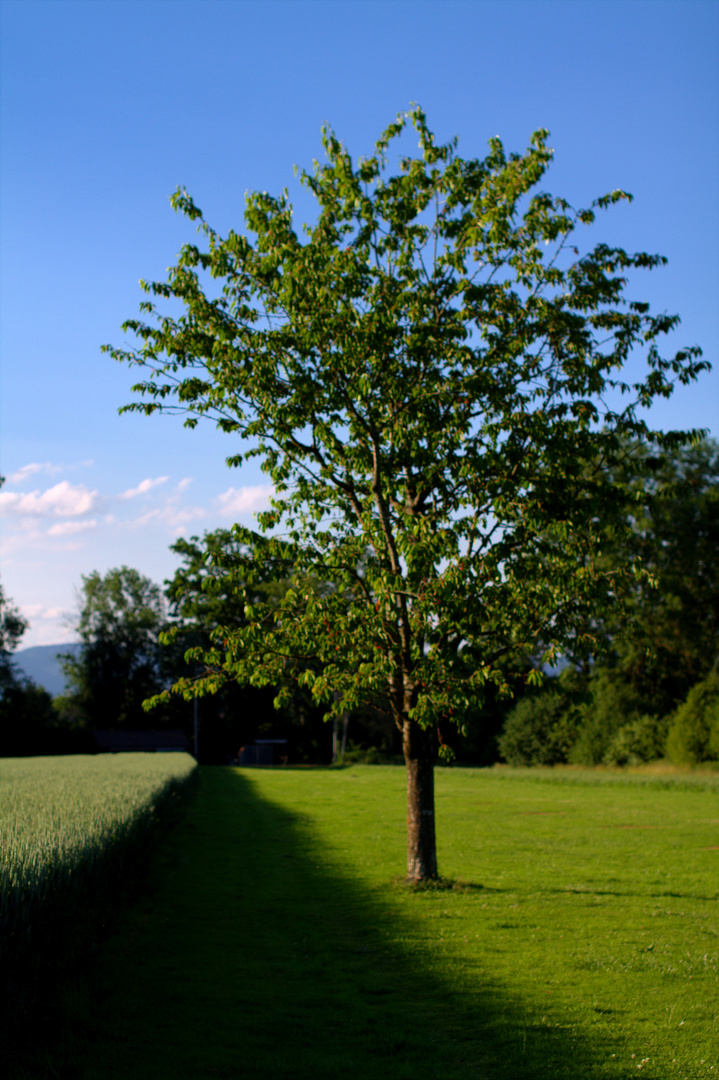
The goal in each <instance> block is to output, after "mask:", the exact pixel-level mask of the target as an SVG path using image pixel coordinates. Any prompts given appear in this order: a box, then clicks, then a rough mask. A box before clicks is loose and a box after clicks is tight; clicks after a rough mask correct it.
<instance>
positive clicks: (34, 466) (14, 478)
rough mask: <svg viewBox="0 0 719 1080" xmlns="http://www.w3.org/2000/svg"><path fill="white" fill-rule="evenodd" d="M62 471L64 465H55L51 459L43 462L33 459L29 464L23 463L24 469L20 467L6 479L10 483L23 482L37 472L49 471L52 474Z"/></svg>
mask: <svg viewBox="0 0 719 1080" xmlns="http://www.w3.org/2000/svg"><path fill="white" fill-rule="evenodd" d="M59 472H62V465H53V464H52V462H50V461H44V462H42V463H40V462H38V461H33V462H31V463H30V464H29V465H23V467H22V469H18V470H17V472H14V473H11V474H10V476H7V477H6V478H5V479H6V480H7V483H8V484H22V483H24V482H25V481H26V480H27V479H29V477H31V476H35V474H36V473H48V474H49V475H50V476H52V475H54V474H56V473H59Z"/></svg>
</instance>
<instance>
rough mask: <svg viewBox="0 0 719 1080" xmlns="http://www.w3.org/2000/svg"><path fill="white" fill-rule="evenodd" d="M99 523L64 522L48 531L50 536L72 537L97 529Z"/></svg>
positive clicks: (93, 521) (93, 520)
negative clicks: (74, 534) (87, 530)
mask: <svg viewBox="0 0 719 1080" xmlns="http://www.w3.org/2000/svg"><path fill="white" fill-rule="evenodd" d="M96 528H97V521H96V520H95V519H94V518H93V519H92V520H91V521H62V522H58V524H57V525H53V526H52V527H51V528H49V529H48V530H47V535H48V536H71V535H72V534H73V533H79V532H85V530H86V529H96Z"/></svg>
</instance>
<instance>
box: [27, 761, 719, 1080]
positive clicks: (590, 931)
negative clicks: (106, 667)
mask: <svg viewBox="0 0 719 1080" xmlns="http://www.w3.org/2000/svg"><path fill="white" fill-rule="evenodd" d="M436 776H437V815H438V822H437V825H438V845H439V859H440V871H441V873H442V874H443V875H444V881H443V882H442V883H441V886H440V887H436V888H428V889H411V888H408V887H407V886H406V885H404V884H403V883H402V881H401V875H402V869H403V866H404V858H405V852H404V845H405V836H404V818H405V808H404V773H403V770H402V769H397V768H392V767H379V766H376V767H366V766H365V767H363V766H354V767H351V768H347V769H341V770H319V769H318V770H302V769H297V770H293V769H287V770H280V769H278V770H238V769H229V768H228V769H221V768H205V769H203V770H201V778H200V785H199V789H198V791H197V794H196V796H195V798H194V800H193V802H192V804H191V805H190V807H189V809H188V812H187V814H186V816H185V818H184V820H183V821H182V822H181V823H180V824H179V825H178V826H177V827H176V828H175V830H174V832H173V834H172V835H171V837H170V838H169V840H168V842H167V843H166V845H165V846H164V848H163V852H162V855H161V857H160V858H159V860H158V862H157V865H156V867H155V870H154V873H153V877H152V880H151V886H150V888H149V890H148V891H147V892H146V894H145V895H144V896H143V897H142V898H140V899H139V900H138V902H137V903H136V904H135V905H133V906H132V908H130V909H129V910H128V911H127V912H126V913H125V915H124V916H123V917H122V918H121V919H120V921H119V922H118V923H117V924H116V926H115V931H114V933H113V935H112V936H111V937H110V938H109V939H108V940H107V941H106V942H104V944H102V946H101V947H100V948H99V949H98V950H97V952H96V955H95V959H94V960H93V963H92V964H91V965H90V967H89V968H88V969H87V970H85V971H83V972H80V973H77V974H76V975H75V976H74V977H73V978H72V979H67V980H65V982H64V983H63V984H62V985H61V986H60V987H59V988H58V993H57V994H56V995H54V999H55V1000H54V1004H53V1005H52V1006H50V1005H46V1007H45V1009H46V1011H45V1012H44V1013H43V1015H42V1016H41V1017H40V1018H39V1024H40V1026H41V1027H42V1028H43V1029H44V1030H46V1031H48V1032H53V1031H54V1033H55V1034H54V1035H52V1036H51V1035H48V1036H47V1037H46V1038H45V1039H44V1045H43V1046H42V1047H40V1045H39V1042H38V1040H37V1039H35V1040H34V1042H33V1046H32V1047H30V1046H29V1045H25V1046H21V1047H20V1048H19V1051H18V1052H17V1054H16V1057H15V1064H14V1065H13V1071H12V1072H11V1076H12V1077H13V1080H15V1078H17V1080H30V1078H32V1080H44V1078H46V1077H48V1078H49V1077H61V1078H63V1080H65V1078H67V1080H71V1078H72V1080H75V1078H77V1080H106V1078H107V1080H130V1078H132V1080H144V1078H147V1080H150V1078H152V1080H165V1078H167V1080H184V1078H187V1080H189V1078H193V1080H195V1078H198V1080H199V1078H205V1077H207V1078H210V1077H225V1078H234V1077H237V1078H242V1080H259V1078H260V1077H263V1078H264V1077H268V1076H273V1077H274V1076H278V1077H280V1078H282V1077H287V1078H292V1080H295V1078H298V1080H300V1078H304V1077H307V1078H310V1077H312V1078H313V1080H315V1078H328V1080H329V1078H330V1077H333V1078H334V1077H340V1078H342V1080H354V1078H359V1077H362V1078H365V1077H380V1078H385V1077H387V1078H390V1077H391V1078H397V1080H404V1078H407V1080H409V1078H413V1080H430V1078H438V1080H465V1078H466V1080H468V1078H473V1080H474V1078H477V1080H480V1078H487V1080H514V1078H517V1080H519V1078H525V1077H530V1078H538V1080H550V1078H552V1080H569V1078H572V1080H575V1078H577V1077H608V1078H616V1080H619V1078H628V1077H630V1076H649V1077H654V1078H657V1080H673V1078H679V1080H681V1078H691V1080H695V1078H699V1077H711V1076H715V1075H717V1073H718V1072H719V1060H717V1058H718V1055H717V1047H718V1046H719V1025H718V1023H717V1007H718V1005H719V977H718V973H717V935H718V927H717V917H716V909H717V903H716V901H717V892H718V890H717V884H718V881H719V798H718V795H719V784H718V783H717V778H712V777H709V778H704V779H702V778H699V779H695V778H691V777H687V778H685V779H680V780H679V781H678V782H676V783H673V782H671V781H670V780H669V779H666V778H661V777H659V778H652V777H644V778H637V779H636V780H634V779H632V780H627V778H626V777H624V776H622V777H618V776H617V774H609V773H602V774H586V775H585V776H582V775H579V774H576V773H574V774H568V773H546V772H539V773H533V772H531V773H530V772H521V773H520V772H514V771H512V770H471V769H466V770H465V769H451V770H438V771H437V774H436Z"/></svg>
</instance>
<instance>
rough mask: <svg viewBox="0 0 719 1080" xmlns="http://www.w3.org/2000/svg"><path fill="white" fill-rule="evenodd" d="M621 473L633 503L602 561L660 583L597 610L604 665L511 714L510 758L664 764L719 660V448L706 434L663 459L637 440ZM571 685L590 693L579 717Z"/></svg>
mask: <svg viewBox="0 0 719 1080" xmlns="http://www.w3.org/2000/svg"><path fill="white" fill-rule="evenodd" d="M615 468H616V472H617V475H618V477H619V476H621V482H622V483H623V484H627V485H629V486H630V488H631V489H632V490H633V491H634V492H635V496H636V501H635V502H634V503H633V505H631V507H630V508H629V514H628V518H627V523H626V524H627V528H626V530H625V531H623V532H622V534H621V535H618V536H616V537H615V538H613V539H612V538H610V542H609V543H608V544H606V545H605V547H604V549H603V551H602V554H601V556H600V558H601V561H602V563H603V564H604V566H605V568H608V567H614V568H619V567H621V566H622V565H624V564H626V563H628V562H631V561H636V562H637V563H639V564H640V565H642V566H643V567H644V568H645V570H647V571H649V573H650V574H651V577H649V576H647V575H643V576H641V577H639V578H637V579H636V580H635V581H634V582H632V584H631V587H630V588H629V589H628V590H627V593H626V596H625V601H624V604H623V605H622V608H621V609H620V610H606V611H597V612H594V613H593V616H592V625H593V630H594V632H596V633H601V634H602V636H603V637H604V640H605V646H604V649H603V655H601V656H600V657H599V660H598V662H597V663H594V664H592V665H591V666H588V665H581V666H580V668H579V669H578V670H574V669H573V668H566V669H565V672H564V673H563V675H565V676H567V678H562V679H559V680H551V681H552V682H554V683H557V684H558V685H559V687H560V689H561V690H562V691H563V693H560V694H559V695H557V693H556V692H552V691H553V690H556V686H555V687H553V688H552V689H549V688H548V689H547V691H544V692H542V693H540V694H539V695H532V696H531V698H530V699H528V700H527V701H526V702H525V701H524V700H523V701H522V702H521V703H520V704H519V706H517V707H516V708H515V709H514V710H513V711H512V713H511V714H510V715H509V717H508V718H507V722H506V725H505V728H504V733H503V735H502V737H501V739H500V746H501V749H502V754H503V756H504V757H505V758H506V759H507V760H510V761H517V760H520V759H523V760H524V761H525V762H528V761H529V760H530V759H531V760H532V761H535V762H538V761H543V760H545V758H546V755H547V754H552V753H556V752H557V750H558V748H561V755H560V757H559V758H558V760H565V761H566V760H571V761H573V762H575V763H576V764H582V765H593V764H598V763H599V762H602V761H603V762H604V763H605V764H622V763H626V762H631V763H634V764H636V763H637V762H638V761H640V760H652V759H654V758H657V757H662V756H663V755H664V752H665V742H666V735H667V730H668V727H669V719H670V715H671V714H672V713H673V711H674V710H675V709H676V707H677V706H678V705H679V704H680V703H681V702H682V701H684V699H685V698H686V696H687V694H688V693H689V691H690V690H691V688H692V687H694V686H695V685H696V684H697V683H698V682H699V681H700V680H702V679H703V678H704V677H705V676H706V675H707V673H708V672H709V671H711V669H712V666H713V665H714V664H715V663H716V661H717V658H718V657H719V622H718V619H719V565H718V564H717V559H716V552H717V550H718V549H719V448H718V447H717V445H716V443H714V442H713V441H711V440H708V439H705V440H702V441H700V442H697V443H696V444H695V445H692V446H687V447H683V448H679V449H676V450H674V451H672V452H671V453H666V454H661V453H659V454H658V453H656V447H652V446H651V445H649V444H646V443H637V442H628V443H627V445H626V446H625V450H624V454H623V456H622V457H621V458H620V459H619V460H618V461H617V463H616V467H615ZM568 680H569V681H568ZM572 688H574V689H576V688H581V689H583V690H584V691H585V693H586V696H587V698H588V701H587V703H586V707H584V708H583V709H581V710H580V711H579V712H578V711H577V709H576V702H575V701H573V695H572V693H571V692H567V691H570V690H571V689H572ZM552 718H553V721H552ZM577 721H578V722H577ZM567 725H569V728H567ZM567 730H570V731H571V732H572V736H573V742H572V741H571V740H569V741H568V740H567V739H566V738H565V737H564V735H563V732H566V731H567Z"/></svg>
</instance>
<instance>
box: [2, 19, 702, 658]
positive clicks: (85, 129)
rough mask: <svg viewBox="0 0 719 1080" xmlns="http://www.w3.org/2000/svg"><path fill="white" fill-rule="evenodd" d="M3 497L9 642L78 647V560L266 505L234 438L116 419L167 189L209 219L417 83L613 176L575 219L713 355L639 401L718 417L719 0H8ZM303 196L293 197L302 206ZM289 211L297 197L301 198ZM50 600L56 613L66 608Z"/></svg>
mask: <svg viewBox="0 0 719 1080" xmlns="http://www.w3.org/2000/svg"><path fill="white" fill-rule="evenodd" d="M0 9H1V16H2V26H1V30H2V46H1V48H2V54H1V56H0V61H1V71H2V88H1V93H2V97H1V100H0V108H1V112H0V126H1V136H0V138H1V140H2V141H1V144H0V154H1V156H0V169H1V172H0V182H1V185H2V186H1V197H2V202H1V207H0V212H1V215H2V217H1V221H0V229H1V232H0V239H1V242H2V247H1V250H0V257H1V265H0V319H1V325H0V341H1V342H2V353H1V356H0V362H1V364H2V368H1V382H0V391H1V393H2V402H1V405H0V409H1V411H0V423H1V427H0V469H1V471H2V473H3V475H5V476H6V477H7V481H6V484H5V486H4V488H3V490H2V493H0V503H1V504H2V510H3V522H2V548H1V554H2V583H3V587H4V590H5V592H6V595H9V596H10V597H12V598H13V599H14V600H15V602H16V603H17V604H18V605H19V606H20V607H21V609H22V610H23V611H24V613H25V614H26V615H27V616H28V618H29V619H30V623H31V627H30V630H29V631H28V633H27V634H26V636H25V638H24V639H23V642H22V644H23V646H24V647H27V646H30V645H36V644H47V643H54V642H59V641H65V640H71V639H72V638H73V636H74V635H73V632H72V629H71V619H72V614H73V612H74V611H75V610H76V593H77V590H78V588H79V586H80V584H81V575H82V574H87V573H90V572H91V571H92V570H99V571H101V572H104V571H106V570H107V569H109V568H110V567H113V566H119V565H121V564H127V565H129V566H134V567H137V569H139V570H140V571H142V572H143V573H145V574H147V575H148V576H150V577H151V578H153V579H154V580H155V581H158V582H162V580H163V579H165V578H167V577H169V576H171V575H172V573H173V571H174V568H175V566H176V565H177V563H176V559H175V558H174V556H173V555H172V553H171V552H170V551H169V545H170V544H171V543H172V542H173V540H175V539H176V537H177V536H178V535H181V534H184V535H190V534H193V533H198V534H201V533H202V532H204V531H205V530H208V529H214V528H218V527H219V526H226V525H229V524H230V523H231V522H232V521H235V520H241V521H243V522H246V523H251V520H252V514H253V512H254V511H255V510H256V509H258V508H260V507H261V506H262V505H263V504H264V503H265V501H266V498H267V488H266V486H265V485H266V479H265V477H264V475H263V474H262V473H261V472H259V468H258V467H257V466H253V467H249V466H246V467H245V466H243V468H242V469H241V470H232V471H230V470H228V469H227V467H226V466H225V465H224V459H225V457H226V456H227V454H229V453H231V452H233V445H232V442H231V439H229V438H228V437H227V436H223V435H221V434H220V433H217V432H215V431H214V430H213V429H212V428H209V427H208V428H207V429H206V430H203V431H200V430H197V431H195V432H190V431H186V430H185V429H184V428H183V427H182V425H181V422H180V421H179V420H177V419H173V418H170V417H153V418H150V419H147V418H143V417H135V416H118V413H117V410H118V407H119V406H121V405H122V404H124V403H126V402H127V401H129V400H130V399H131V396H132V395H131V393H130V387H131V385H132V382H133V373H132V371H131V370H130V369H129V368H126V367H124V366H123V365H118V364H115V363H114V362H113V361H112V360H110V359H109V358H108V357H107V356H105V355H103V354H102V353H101V352H100V346H101V345H102V344H104V343H108V342H109V343H112V344H114V345H122V344H123V341H124V336H123V334H122V331H121V330H120V324H121V323H122V322H123V321H124V320H125V319H126V318H129V317H132V316H134V315H136V313H137V309H138V304H139V302H140V300H141V298H142V296H141V293H140V289H139V286H138V280H139V278H141V277H142V278H145V279H159V278H162V277H163V276H164V274H165V270H166V268H167V267H168V266H169V265H170V264H171V263H172V262H174V258H175V255H176V254H177V252H178V250H179V248H180V246H181V245H182V244H183V243H184V242H185V241H187V240H192V239H193V238H194V231H193V228H192V226H191V225H190V224H189V223H188V222H186V221H185V219H183V218H180V217H178V216H177V215H175V214H174V213H173V211H172V210H171V209H170V206H169V201H168V198H169V195H170V194H171V193H172V192H173V191H174V190H175V188H176V187H177V186H178V185H179V184H184V185H185V186H186V187H187V189H188V190H189V191H190V193H191V194H192V195H193V197H194V198H195V201H196V202H197V203H198V205H199V206H201V207H202V209H203V210H204V212H205V214H206V216H207V218H208V219H209V221H210V222H211V223H212V224H213V225H214V226H215V227H216V228H217V229H219V230H220V231H224V230H227V229H229V228H230V227H235V228H241V226H242V212H243V204H244V202H243V201H244V192H245V191H246V190H253V189H262V190H268V191H270V192H273V193H278V192H279V191H280V190H281V189H282V188H283V187H285V186H288V187H289V188H290V193H291V195H293V196H295V195H297V186H296V182H295V180H294V178H293V172H292V166H293V165H294V164H295V163H297V164H298V165H300V166H306V167H309V166H310V165H311V162H312V159H313V158H315V157H320V156H321V153H322V147H321V142H320V128H321V125H322V124H323V123H324V122H329V123H330V124H331V125H332V126H333V127H334V129H335V131H336V132H337V134H338V135H339V136H340V137H341V138H342V139H343V141H344V142H345V144H346V145H347V147H348V148H349V149H350V151H351V152H352V153H353V154H354V155H355V156H359V155H360V154H368V153H370V152H371V151H372V148H373V144H374V141H375V139H376V138H377V137H378V136H379V134H380V133H381V131H382V130H383V129H384V127H385V126H386V125H387V123H389V122H390V121H391V120H392V119H393V118H394V116H395V114H396V113H397V112H398V111H400V110H402V109H405V108H407V107H408V105H409V104H410V102H413V101H416V102H419V103H420V104H421V105H422V106H423V108H424V109H425V111H426V113H427V117H428V121H429V124H430V127H431V128H432V129H433V130H434V131H435V132H436V134H437V136H438V138H440V139H441V140H443V141H445V140H447V139H448V138H450V137H451V136H453V135H455V134H457V135H459V138H460V146H459V152H460V153H461V154H462V155H463V156H465V157H475V156H483V155H484V154H485V152H486V144H487V140H488V139H489V138H490V137H491V136H493V135H499V136H500V137H501V138H502V140H503V141H504V143H505V146H506V148H507V149H509V150H523V149H524V148H525V147H526V145H527V143H528V140H529V137H530V135H531V133H532V132H533V131H534V130H536V129H537V128H539V127H546V128H549V130H550V132H551V138H550V145H551V146H553V148H554V150H555V161H554V164H553V165H552V168H551V170H550V172H549V174H548V177H547V181H546V187H547V188H548V189H549V190H550V191H552V192H553V193H554V194H561V195H564V196H565V197H566V198H568V199H569V200H570V201H572V202H573V203H574V204H575V205H580V204H581V205H586V204H587V203H588V202H590V201H591V199H593V198H594V197H596V196H598V195H600V194H603V193H604V192H605V191H609V190H611V189H613V188H615V187H621V188H624V189H625V190H627V191H630V192H632V193H633V195H634V197H635V201H634V203H633V204H631V206H626V205H621V206H619V207H617V208H615V209H613V210H612V211H610V212H609V214H608V215H606V216H603V217H601V218H600V219H599V223H598V224H597V225H596V226H595V227H594V229H593V232H592V234H591V237H592V239H593V240H595V241H599V240H605V241H607V242H609V243H615V244H619V245H621V246H623V247H625V248H627V249H630V250H648V251H651V252H661V253H662V254H664V255H666V256H667V257H668V259H669V264H668V266H667V267H666V268H664V269H661V270H656V271H653V272H652V273H651V274H644V275H642V276H641V278H638V279H637V280H636V282H635V281H634V280H633V281H632V289H633V290H634V291H635V294H636V296H637V297H638V298H640V299H646V300H649V301H650V303H651V304H652V308H653V309H654V310H659V311H661V310H666V311H676V312H679V313H680V314H681V316H682V324H681V327H680V329H679V330H678V331H677V333H676V334H675V335H674V337H673V338H672V340H671V346H672V347H674V348H679V347H681V346H683V345H687V344H693V343H698V344H700V345H701V346H702V348H703V349H704V353H705V357H706V358H707V359H709V360H710V361H711V362H712V363H714V365H715V370H714V371H713V372H712V374H711V375H709V376H707V377H705V378H703V379H702V380H701V382H700V383H699V384H696V385H694V386H692V387H690V388H687V389H683V390H681V392H679V393H678V394H677V395H676V396H675V398H673V399H672V400H671V401H670V402H667V403H661V404H660V405H658V406H657V407H656V408H655V409H653V410H652V413H651V421H652V423H653V425H654V426H655V427H658V428H670V427H706V428H709V429H710V430H711V431H712V433H713V435H715V436H716V435H718V434H719V364H717V347H718V345H719V315H718V304H717V299H718V298H719V210H718V200H717V193H718V192H719V130H718V129H719V71H718V66H717V64H716V43H717V39H718V32H719V5H718V4H716V3H715V2H713V0H680V2H674V0H630V2H626V0H599V2H594V0H570V2H564V0H560V2H554V0H528V2H525V0H502V2H495V0H470V2H465V0H456V2H453V0H441V2H434V0H417V2H413V0H329V2H325V0H316V2H305V0H264V2H262V3H255V2H253V0H241V2H236V0H201V2H199V3H198V2H196V0H159V2H155V0H131V2H129V3H128V2H124V0H111V2H107V0H79V2H75V0H2V3H1V4H0ZM296 205H297V207H298V217H300V218H301V217H302V212H303V206H304V205H306V203H305V202H304V201H303V199H302V197H298V198H297V199H296ZM308 213H309V207H308ZM68 620H70V621H68Z"/></svg>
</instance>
